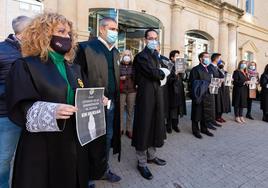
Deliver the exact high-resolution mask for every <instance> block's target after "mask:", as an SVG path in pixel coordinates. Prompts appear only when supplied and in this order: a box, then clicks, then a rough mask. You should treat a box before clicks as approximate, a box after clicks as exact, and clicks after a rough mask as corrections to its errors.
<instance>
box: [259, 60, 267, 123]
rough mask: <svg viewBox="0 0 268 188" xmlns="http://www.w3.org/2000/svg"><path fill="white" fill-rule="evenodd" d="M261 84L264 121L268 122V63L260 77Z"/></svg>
mask: <svg viewBox="0 0 268 188" xmlns="http://www.w3.org/2000/svg"><path fill="white" fill-rule="evenodd" d="M260 85H261V95H260V99H261V109H262V112H263V116H262V121H265V122H268V64H267V65H266V66H265V68H264V71H263V74H262V75H261V79H260Z"/></svg>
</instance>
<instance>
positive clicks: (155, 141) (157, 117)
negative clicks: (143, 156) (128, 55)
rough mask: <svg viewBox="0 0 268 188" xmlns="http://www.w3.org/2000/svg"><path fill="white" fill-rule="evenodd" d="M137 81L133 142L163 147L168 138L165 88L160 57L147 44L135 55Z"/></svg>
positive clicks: (139, 145)
mask: <svg viewBox="0 0 268 188" xmlns="http://www.w3.org/2000/svg"><path fill="white" fill-rule="evenodd" d="M133 65H134V67H135V81H136V84H137V86H138V88H137V95H136V106H135V116H134V124H133V137H132V146H134V147H135V148H136V150H138V151H145V150H147V149H148V148H149V147H161V146H162V145H163V144H164V139H165V136H166V134H165V132H166V130H165V126H164V114H163V102H164V101H163V99H164V98H163V89H161V87H160V80H161V79H163V78H164V76H165V75H164V73H163V71H161V70H160V69H159V67H160V62H159V58H158V57H157V56H156V55H155V54H152V52H151V51H150V50H149V49H148V48H147V47H145V49H144V50H143V51H142V52H140V53H138V54H137V55H136V56H135V58H134V64H133Z"/></svg>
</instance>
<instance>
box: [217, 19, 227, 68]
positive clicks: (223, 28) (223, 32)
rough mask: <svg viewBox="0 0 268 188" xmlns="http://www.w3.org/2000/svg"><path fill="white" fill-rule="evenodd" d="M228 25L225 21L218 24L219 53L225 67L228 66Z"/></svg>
mask: <svg viewBox="0 0 268 188" xmlns="http://www.w3.org/2000/svg"><path fill="white" fill-rule="evenodd" d="M228 32H229V30H228V25H227V23H226V22H225V21H221V22H220V30H219V53H221V57H222V60H223V61H225V63H226V65H225V67H228V66H229V62H228V61H227V60H228V57H229V56H228V53H229V51H228V48H229V45H228V41H229V36H228Z"/></svg>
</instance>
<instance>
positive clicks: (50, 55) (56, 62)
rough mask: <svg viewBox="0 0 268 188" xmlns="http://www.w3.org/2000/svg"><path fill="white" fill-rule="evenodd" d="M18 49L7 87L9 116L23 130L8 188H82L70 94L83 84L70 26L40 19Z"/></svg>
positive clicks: (83, 168) (83, 163)
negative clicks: (10, 183) (19, 49)
mask: <svg viewBox="0 0 268 188" xmlns="http://www.w3.org/2000/svg"><path fill="white" fill-rule="evenodd" d="M44 31H46V32H44ZM21 44H22V45H21V50H22V55H23V58H19V59H17V60H16V61H15V62H14V65H13V66H12V68H11V70H10V73H9V75H8V77H7V87H6V96H7V107H8V117H9V118H10V119H11V120H12V121H13V122H14V123H16V124H17V125H19V126H20V127H22V132H21V135H20V140H19V143H18V147H17V150H16V156H15V162H14V170H13V177H12V188H37V187H38V188H48V187H49V188H59V187H64V188H74V187H75V188H85V187H87V183H88V178H89V176H88V166H89V163H88V160H87V149H86V148H85V147H82V146H81V145H80V143H79V140H78V138H77V133H76V132H77V131H76V124H75V116H74V114H75V112H77V108H76V107H75V106H74V96H75V90H76V88H81V87H83V81H82V75H81V69H80V67H79V66H78V65H75V64H72V60H73V58H74V55H75V47H76V33H74V31H73V24H72V22H71V21H69V20H67V19H66V18H65V17H64V16H62V15H60V14H57V13H44V14H40V15H38V16H37V17H35V18H34V19H33V20H32V22H31V23H30V25H29V26H27V27H26V29H25V30H24V31H23V33H22V43H21ZM90 165H93V164H90Z"/></svg>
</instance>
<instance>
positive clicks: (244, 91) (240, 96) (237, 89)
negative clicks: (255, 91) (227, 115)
mask: <svg viewBox="0 0 268 188" xmlns="http://www.w3.org/2000/svg"><path fill="white" fill-rule="evenodd" d="M246 81H248V78H247V76H246V75H245V74H243V73H242V72H241V71H240V70H235V71H234V73H233V85H234V87H233V96H232V97H233V98H232V105H233V106H234V107H239V108H247V98H248V92H249V88H248V86H247V85H246V84H245V82H246Z"/></svg>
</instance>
